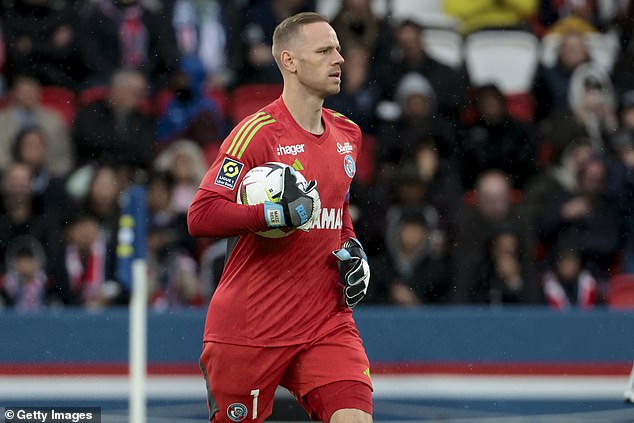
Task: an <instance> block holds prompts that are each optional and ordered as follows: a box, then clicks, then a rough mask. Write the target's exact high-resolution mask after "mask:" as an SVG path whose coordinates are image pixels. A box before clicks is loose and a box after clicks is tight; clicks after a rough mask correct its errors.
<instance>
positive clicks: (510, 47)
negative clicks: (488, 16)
mask: <svg viewBox="0 0 634 423" xmlns="http://www.w3.org/2000/svg"><path fill="white" fill-rule="evenodd" d="M464 54H465V65H466V68H467V72H468V74H469V79H470V80H471V82H472V84H474V85H476V86H479V85H483V84H488V83H494V84H496V85H497V86H498V87H499V88H500V89H501V90H502V92H503V93H504V94H505V95H506V94H519V93H526V92H529V91H530V89H531V85H532V83H533V79H534V77H535V72H536V70H537V64H538V59H539V40H538V39H537V37H535V36H534V35H533V34H531V33H529V32H525V31H493V30H491V31H480V32H476V33H474V34H471V35H469V36H468V37H467V39H466V40H465V44H464Z"/></svg>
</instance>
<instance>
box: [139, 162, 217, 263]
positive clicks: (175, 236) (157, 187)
mask: <svg viewBox="0 0 634 423" xmlns="http://www.w3.org/2000/svg"><path fill="white" fill-rule="evenodd" d="M173 189H174V178H173V176H172V175H171V174H170V173H169V172H168V171H164V172H155V173H153V174H152V175H151V177H150V179H149V181H148V185H147V190H148V191H147V203H148V222H149V224H150V225H153V226H154V227H155V228H156V229H157V232H159V234H158V235H157V238H161V237H163V234H162V232H169V235H170V237H171V238H170V245H171V247H173V248H178V249H180V250H182V252H183V253H185V252H187V253H188V254H189V255H190V256H192V257H194V256H195V255H197V254H198V253H199V251H198V244H197V242H196V240H195V239H194V238H192V237H191V236H190V235H189V233H188V231H187V216H185V215H184V214H182V213H178V212H177V211H176V210H174V208H173V205H172V192H173ZM176 241H178V242H176ZM223 257H224V256H223Z"/></svg>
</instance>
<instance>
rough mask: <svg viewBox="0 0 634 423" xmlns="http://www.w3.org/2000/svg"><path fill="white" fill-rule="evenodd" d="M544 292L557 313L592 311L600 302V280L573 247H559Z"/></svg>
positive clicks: (548, 273)
mask: <svg viewBox="0 0 634 423" xmlns="http://www.w3.org/2000/svg"><path fill="white" fill-rule="evenodd" d="M543 289H544V295H545V297H546V301H547V302H548V304H549V305H550V307H551V308H554V309H557V310H565V309H569V308H571V307H578V308H582V309H589V308H592V307H594V305H595V303H596V302H597V296H598V295H597V292H598V284H597V281H596V279H595V278H594V276H593V275H592V272H591V271H590V270H588V269H587V268H585V267H584V266H583V261H582V258H581V254H579V252H577V251H575V250H574V249H572V248H563V247H559V249H558V250H557V253H556V254H555V257H554V262H553V265H552V268H551V269H549V270H548V271H547V272H546V273H545V274H544V277H543Z"/></svg>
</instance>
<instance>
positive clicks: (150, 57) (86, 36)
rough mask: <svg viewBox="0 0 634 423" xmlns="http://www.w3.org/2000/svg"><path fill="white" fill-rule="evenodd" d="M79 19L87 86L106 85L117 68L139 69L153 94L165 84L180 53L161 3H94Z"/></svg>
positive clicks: (102, 0)
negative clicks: (150, 4)
mask: <svg viewBox="0 0 634 423" xmlns="http://www.w3.org/2000/svg"><path fill="white" fill-rule="evenodd" d="M80 16H81V19H80V31H81V34H82V36H81V37H79V39H78V41H79V51H80V54H81V57H82V60H83V62H84V64H85V65H86V67H87V70H88V76H87V80H86V84H87V85H88V86H94V85H104V84H106V83H107V82H108V81H110V79H111V77H112V75H113V74H114V73H115V72H116V71H117V69H120V68H128V69H137V70H139V71H140V72H141V73H142V74H143V75H144V76H145V78H146V79H147V80H148V81H149V84H150V86H151V87H152V89H153V91H157V90H158V89H160V88H161V87H164V86H166V85H167V78H168V75H169V74H170V73H171V72H172V71H173V70H174V69H175V68H176V64H177V62H178V58H179V53H178V48H177V46H176V40H175V37H174V31H172V26H171V23H170V22H168V21H167V19H166V14H165V13H164V12H163V11H162V10H161V3H160V2H153V3H152V6H149V3H148V5H146V4H145V3H144V2H141V1H140V0H97V1H95V2H92V3H91V4H88V5H86V7H85V9H84V11H83V13H82V14H81V15H80Z"/></svg>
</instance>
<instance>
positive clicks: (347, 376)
mask: <svg viewBox="0 0 634 423" xmlns="http://www.w3.org/2000/svg"><path fill="white" fill-rule="evenodd" d="M200 367H201V369H202V371H203V374H204V376H205V381H206V383H207V393H208V403H209V414H210V420H211V419H213V421H214V422H227V423H236V422H241V421H249V422H261V421H263V420H264V419H265V418H267V417H268V416H270V415H271V412H272V410H273V398H274V395H275V390H276V388H277V387H278V385H281V386H283V387H285V388H287V389H288V390H289V391H290V392H291V393H292V394H293V395H294V396H295V398H296V399H297V400H298V401H299V403H300V404H301V405H302V407H304V409H305V410H306V411H307V412H308V413H309V414H310V415H311V417H313V418H320V417H322V418H323V416H324V415H328V416H329V415H330V414H332V413H333V412H334V411H336V410H337V409H341V408H355V409H360V410H362V411H366V412H367V413H370V414H371V413H372V398H371V389H372V383H371V381H370V363H369V361H368V358H367V356H366V354H365V350H364V348H363V344H362V342H361V338H360V336H359V332H358V331H357V329H356V328H355V327H354V325H352V324H350V325H343V326H339V327H337V328H335V329H334V330H333V331H332V332H330V333H328V334H327V335H325V336H324V337H322V338H320V339H318V340H315V341H313V342H311V343H309V344H301V345H291V346H286V347H251V346H243V345H233V344H222V343H217V342H205V344H204V347H203V353H202V355H201V357H200ZM342 381H347V382H355V383H352V384H351V383H348V384H347V385H346V389H345V390H344V393H342V392H338V393H337V394H336V395H335V394H333V392H335V390H334V389H336V387H339V388H341V387H342V385H338V384H337V383H335V382H342ZM329 384H330V385H329ZM326 385H328V387H329V388H326ZM333 386H334V387H335V388H332V389H331V388H330V387H333ZM317 388H320V390H318V391H321V394H319V392H318V391H317V393H318V395H315V394H314V393H312V394H311V395H307V394H308V393H310V392H311V391H313V390H315V389H317ZM330 398H336V401H334V400H331V399H330ZM346 398H349V399H346ZM335 403H336V404H335ZM333 408H334V409H333Z"/></svg>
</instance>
